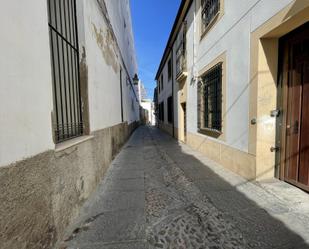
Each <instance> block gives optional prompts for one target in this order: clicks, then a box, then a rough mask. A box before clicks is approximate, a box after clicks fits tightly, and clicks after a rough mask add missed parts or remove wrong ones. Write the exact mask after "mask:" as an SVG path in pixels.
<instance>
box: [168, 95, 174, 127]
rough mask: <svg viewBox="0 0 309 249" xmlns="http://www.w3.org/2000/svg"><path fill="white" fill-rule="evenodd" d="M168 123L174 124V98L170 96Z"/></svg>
mask: <svg viewBox="0 0 309 249" xmlns="http://www.w3.org/2000/svg"><path fill="white" fill-rule="evenodd" d="M167 121H168V122H169V123H172V122H173V97H172V96H170V97H169V98H168V99H167Z"/></svg>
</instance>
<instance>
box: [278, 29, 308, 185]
mask: <svg viewBox="0 0 309 249" xmlns="http://www.w3.org/2000/svg"><path fill="white" fill-rule="evenodd" d="M281 42H282V43H283V44H282V48H283V50H282V51H283V53H284V55H283V56H282V58H283V60H284V62H285V65H283V67H284V68H285V71H286V75H287V76H286V84H287V87H286V89H287V94H286V97H287V101H286V108H285V111H286V115H285V116H286V122H285V123H286V131H285V136H286V137H285V141H286V143H285V160H284V179H285V180H286V181H288V182H291V183H292V184H295V185H297V186H299V187H301V188H303V189H306V190H309V28H308V24H306V25H304V26H302V27H301V28H299V29H298V30H296V31H294V32H292V33H291V34H289V35H287V36H286V37H284V38H283V39H282V40H281Z"/></svg>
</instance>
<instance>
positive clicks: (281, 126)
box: [276, 22, 309, 192]
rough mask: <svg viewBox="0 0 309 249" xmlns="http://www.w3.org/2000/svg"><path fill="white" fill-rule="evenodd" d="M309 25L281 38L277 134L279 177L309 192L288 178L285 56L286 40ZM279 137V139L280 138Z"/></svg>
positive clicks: (305, 186) (307, 24)
mask: <svg viewBox="0 0 309 249" xmlns="http://www.w3.org/2000/svg"><path fill="white" fill-rule="evenodd" d="M308 27H309V22H307V23H305V24H304V25H302V26H301V27H298V28H296V29H295V30H293V31H291V32H290V33H288V34H286V35H285V36H283V37H281V38H280V39H279V56H278V61H279V62H278V63H279V64H278V65H279V67H278V96H277V100H278V110H280V111H281V115H280V117H279V119H278V122H277V131H279V132H280V134H279V135H278V136H277V139H276V140H277V141H276V143H277V146H278V147H279V148H280V150H279V151H278V152H277V158H278V160H279V179H280V180H282V181H285V182H288V183H290V184H293V185H295V186H297V187H299V188H301V189H303V190H305V191H307V192H309V186H307V185H304V184H302V183H299V182H298V181H294V180H291V179H287V178H286V165H285V164H286V163H285V161H286V143H287V139H286V137H287V129H286V127H287V110H288V91H289V89H288V65H289V64H288V63H289V61H288V57H287V56H285V53H288V51H285V50H286V46H285V42H286V41H287V40H289V39H290V37H291V36H294V35H297V34H298V33H300V32H302V31H303V30H304V29H306V28H308ZM278 139H279V140H278Z"/></svg>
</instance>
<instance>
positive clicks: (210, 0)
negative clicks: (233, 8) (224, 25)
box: [202, 0, 220, 29]
mask: <svg viewBox="0 0 309 249" xmlns="http://www.w3.org/2000/svg"><path fill="white" fill-rule="evenodd" d="M219 10H220V0H202V21H203V25H204V29H206V28H207V27H208V26H209V24H210V23H211V22H212V21H213V19H214V18H215V17H216V15H217V14H218V13H219Z"/></svg>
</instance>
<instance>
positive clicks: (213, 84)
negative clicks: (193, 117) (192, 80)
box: [198, 62, 222, 132]
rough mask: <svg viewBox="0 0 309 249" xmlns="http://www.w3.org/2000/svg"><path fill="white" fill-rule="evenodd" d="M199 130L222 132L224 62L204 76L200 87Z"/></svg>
mask: <svg viewBox="0 0 309 249" xmlns="http://www.w3.org/2000/svg"><path fill="white" fill-rule="evenodd" d="M198 91H199V93H198V96H199V100H198V101H199V103H198V108H199V110H198V113H199V120H198V128H199V130H200V131H202V130H203V129H208V130H213V131H218V132H221V131H222V62H221V63H219V64H217V65H215V66H214V67H212V68H211V69H210V70H208V72H207V73H206V74H205V75H204V76H202V80H201V82H200V83H199V87H198Z"/></svg>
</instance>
